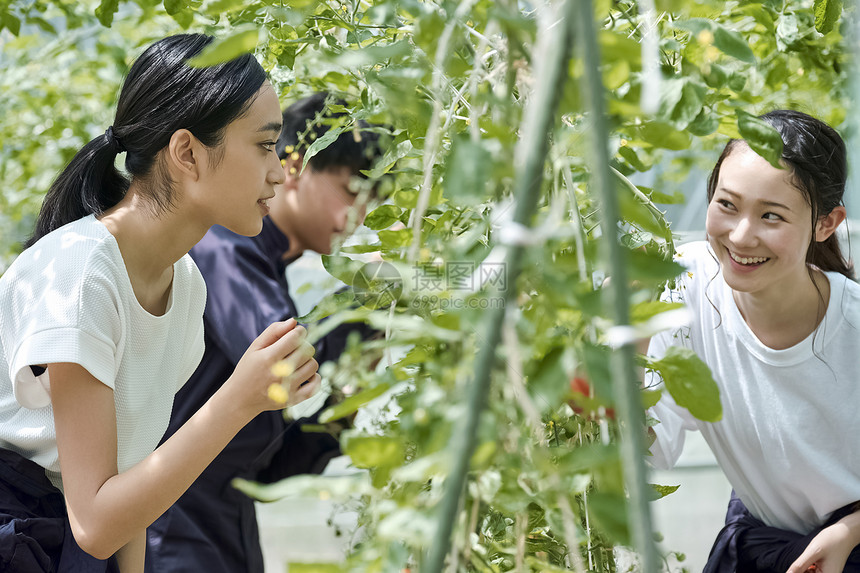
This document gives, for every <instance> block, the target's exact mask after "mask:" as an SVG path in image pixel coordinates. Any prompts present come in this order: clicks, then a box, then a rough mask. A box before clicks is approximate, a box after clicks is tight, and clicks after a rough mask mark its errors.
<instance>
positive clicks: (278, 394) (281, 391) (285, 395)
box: [268, 384, 290, 404]
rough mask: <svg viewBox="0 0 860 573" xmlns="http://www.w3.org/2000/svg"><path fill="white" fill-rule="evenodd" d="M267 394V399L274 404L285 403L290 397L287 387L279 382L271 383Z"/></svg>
mask: <svg viewBox="0 0 860 573" xmlns="http://www.w3.org/2000/svg"><path fill="white" fill-rule="evenodd" d="M268 395H269V400H271V401H272V402H274V403H275V404H286V403H287V400H288V399H289V397H290V393H289V392H287V389H286V388H284V387H283V386H281V385H280V384H271V385H270V386H269V391H268Z"/></svg>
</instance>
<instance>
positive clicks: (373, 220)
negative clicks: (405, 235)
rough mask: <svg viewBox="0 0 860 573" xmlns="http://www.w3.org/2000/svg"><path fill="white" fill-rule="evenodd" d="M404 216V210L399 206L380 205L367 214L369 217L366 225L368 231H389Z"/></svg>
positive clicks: (366, 219) (365, 222)
mask: <svg viewBox="0 0 860 573" xmlns="http://www.w3.org/2000/svg"><path fill="white" fill-rule="evenodd" d="M402 216H403V209H401V208H400V207H398V206H397V205H380V206H379V207H377V208H376V209H374V210H373V211H371V212H370V213H368V214H367V217H366V218H365V219H364V225H365V226H366V227H367V228H368V229H373V230H375V231H378V230H381V229H387V228H388V227H390V226H391V225H393V224H394V223H396V222H398V221H399V220H400V217H402Z"/></svg>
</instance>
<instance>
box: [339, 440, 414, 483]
mask: <svg viewBox="0 0 860 573" xmlns="http://www.w3.org/2000/svg"><path fill="white" fill-rule="evenodd" d="M342 448H343V453H344V454H346V455H348V456H349V457H350V459H352V464H353V465H354V466H355V467H357V468H366V469H371V470H373V471H372V472H371V474H372V475H373V478H372V479H373V485H374V486H375V487H383V486H384V485H385V484H386V483H387V482H388V478H389V476H390V475H391V471H392V470H393V469H394V468H395V467H399V466H401V465H402V464H403V462H404V461H405V459H404V448H403V444H402V443H401V442H400V440H399V439H398V438H395V437H392V436H365V435H359V434H353V433H347V432H344V438H343V439H342Z"/></svg>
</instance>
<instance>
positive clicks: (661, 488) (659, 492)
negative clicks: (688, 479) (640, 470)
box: [649, 483, 681, 501]
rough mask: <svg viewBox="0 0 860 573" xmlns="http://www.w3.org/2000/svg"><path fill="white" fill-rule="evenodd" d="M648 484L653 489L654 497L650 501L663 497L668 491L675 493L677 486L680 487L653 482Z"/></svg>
mask: <svg viewBox="0 0 860 573" xmlns="http://www.w3.org/2000/svg"><path fill="white" fill-rule="evenodd" d="M649 485H650V486H651V488H652V489H653V490H654V491H653V494H654V497H652V498H651V501H655V500H658V499H661V498H664V497H666V496H667V495H669V494H670V493H675V492H676V491H678V488H679V487H681V486H680V485H657V484H655V483H652V484H649Z"/></svg>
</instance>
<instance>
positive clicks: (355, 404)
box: [319, 383, 390, 424]
mask: <svg viewBox="0 0 860 573" xmlns="http://www.w3.org/2000/svg"><path fill="white" fill-rule="evenodd" d="M389 388H390V384H385V383H382V384H378V385H376V386H374V387H373V388H369V389H367V390H364V391H362V392H359V393H358V394H356V395H355V396H350V397H349V398H346V399H345V400H343V401H342V402H340V403H338V404H335V405H334V406H332V407H330V408H327V409H325V410H324V411H323V412H322V414H320V417H319V421H320V423H322V424H325V423H326V422H330V421H332V420H339V419H340V418H343V417H345V416H349V415H351V414H354V413H355V412H356V411H357V410H358V409H359V408H361V407H362V406H364V405H365V404H367V403H368V402H370V401H371V400H374V399H375V398H378V397H379V396H382V395H383V394H384V393H385V392H386V391H387V390H388V389H389Z"/></svg>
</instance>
